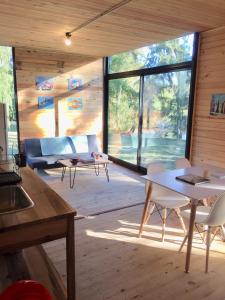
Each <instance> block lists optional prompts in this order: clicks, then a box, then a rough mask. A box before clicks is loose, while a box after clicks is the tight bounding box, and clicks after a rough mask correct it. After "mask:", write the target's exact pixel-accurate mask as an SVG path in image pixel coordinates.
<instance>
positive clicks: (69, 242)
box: [66, 215, 76, 300]
mask: <svg viewBox="0 0 225 300" xmlns="http://www.w3.org/2000/svg"><path fill="white" fill-rule="evenodd" d="M66 269H67V300H76V287H75V239H74V216H73V215H72V216H70V217H69V218H68V232H67V237H66Z"/></svg>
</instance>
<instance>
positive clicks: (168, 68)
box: [103, 32, 199, 174]
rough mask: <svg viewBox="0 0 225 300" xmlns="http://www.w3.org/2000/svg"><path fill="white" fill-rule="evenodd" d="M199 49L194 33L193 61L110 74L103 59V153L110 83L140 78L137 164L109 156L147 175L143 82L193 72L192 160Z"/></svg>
mask: <svg viewBox="0 0 225 300" xmlns="http://www.w3.org/2000/svg"><path fill="white" fill-rule="evenodd" d="M198 49H199V33H197V32H196V33H194V39H193V54H192V60H190V61H186V62H181V63H176V64H169V65H163V66H158V67H151V68H145V69H139V70H132V71H125V72H118V73H109V63H108V61H109V59H108V57H105V58H104V59H103V76H104V78H103V151H104V153H106V154H108V115H109V109H108V108H109V81H110V80H113V79H121V78H129V77H134V76H139V77H140V95H139V128H138V133H139V135H138V136H139V137H138V138H139V143H138V149H137V164H136V165H134V164H132V163H129V162H127V161H124V160H121V159H119V158H116V157H114V156H111V155H109V159H111V160H112V161H114V162H115V163H118V164H120V165H122V166H125V167H127V168H129V169H131V170H134V171H137V172H139V173H142V174H146V168H145V167H142V166H141V165H140V153H141V142H142V141H141V140H142V139H141V134H140V133H141V130H142V124H141V123H142V119H143V118H142V115H143V88H144V85H143V80H144V76H146V75H157V74H162V73H168V72H175V71H184V70H190V71H191V81H190V94H189V107H188V119H187V136H186V147H185V157H186V158H187V159H189V158H190V151H191V138H192V121H193V109H194V96H195V82H196V69H197V57H198Z"/></svg>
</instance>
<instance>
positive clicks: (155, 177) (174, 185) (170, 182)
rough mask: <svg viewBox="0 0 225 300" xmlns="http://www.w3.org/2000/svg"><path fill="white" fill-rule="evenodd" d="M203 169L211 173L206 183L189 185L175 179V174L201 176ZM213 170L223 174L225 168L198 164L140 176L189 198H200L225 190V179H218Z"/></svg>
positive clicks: (218, 193) (215, 194)
mask: <svg viewBox="0 0 225 300" xmlns="http://www.w3.org/2000/svg"><path fill="white" fill-rule="evenodd" d="M204 170H208V171H209V172H210V174H211V175H210V178H209V179H210V182H208V183H202V184H200V185H191V184H189V183H185V182H182V181H179V180H177V179H176V176H180V175H186V174H194V175H199V176H203V173H204ZM215 172H223V173H224V174H225V169H221V168H217V167H213V166H198V167H190V168H186V169H176V170H172V171H165V172H161V173H152V174H149V175H145V176H142V177H143V178H145V179H146V180H149V181H151V182H154V183H157V184H159V185H161V186H163V187H166V188H168V189H170V190H172V191H175V192H177V193H179V194H182V195H184V196H187V197H189V198H191V199H195V200H202V199H204V198H208V197H212V196H217V195H220V194H221V193H223V192H225V179H218V178H216V177H213V173H215Z"/></svg>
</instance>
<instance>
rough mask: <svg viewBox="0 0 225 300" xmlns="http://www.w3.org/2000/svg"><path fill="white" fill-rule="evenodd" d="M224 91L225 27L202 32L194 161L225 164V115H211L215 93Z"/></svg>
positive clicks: (197, 162) (193, 146)
mask: <svg viewBox="0 0 225 300" xmlns="http://www.w3.org/2000/svg"><path fill="white" fill-rule="evenodd" d="M217 93H224V94H225V27H221V28H218V29H215V30H210V31H206V32H203V33H201V35H200V52H199V59H198V72H197V85H196V97H195V110H194V119H193V120H194V126H193V139H192V152H191V154H192V162H193V163H194V164H203V163H208V164H211V165H215V166H221V167H225V116H224V118H223V117H222V118H221V117H214V116H210V115H209V112H210V102H211V99H212V94H217Z"/></svg>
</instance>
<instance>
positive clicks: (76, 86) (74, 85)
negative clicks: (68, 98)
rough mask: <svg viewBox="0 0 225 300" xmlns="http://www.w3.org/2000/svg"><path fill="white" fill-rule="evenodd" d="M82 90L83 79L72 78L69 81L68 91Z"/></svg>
mask: <svg viewBox="0 0 225 300" xmlns="http://www.w3.org/2000/svg"><path fill="white" fill-rule="evenodd" d="M81 89H82V81H81V79H76V78H70V79H68V90H69V91H72V90H81Z"/></svg>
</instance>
